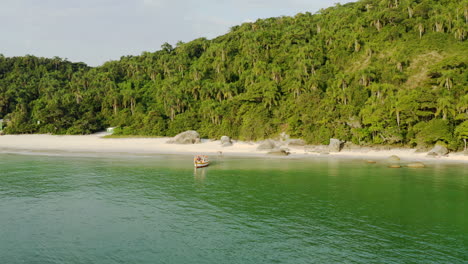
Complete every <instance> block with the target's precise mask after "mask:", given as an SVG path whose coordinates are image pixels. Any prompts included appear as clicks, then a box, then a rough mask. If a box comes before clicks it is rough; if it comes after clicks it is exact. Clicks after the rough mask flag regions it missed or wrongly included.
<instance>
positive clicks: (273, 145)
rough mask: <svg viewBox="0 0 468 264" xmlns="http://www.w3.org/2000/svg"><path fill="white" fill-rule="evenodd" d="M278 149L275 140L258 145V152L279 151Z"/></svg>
mask: <svg viewBox="0 0 468 264" xmlns="http://www.w3.org/2000/svg"><path fill="white" fill-rule="evenodd" d="M277 148H278V144H277V143H276V142H275V141H274V140H271V139H267V140H264V141H262V142H261V143H260V145H258V147H257V150H260V151H262V150H269V151H271V150H274V149H277Z"/></svg>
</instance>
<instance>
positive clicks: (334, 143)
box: [328, 138, 344, 152]
mask: <svg viewBox="0 0 468 264" xmlns="http://www.w3.org/2000/svg"><path fill="white" fill-rule="evenodd" d="M343 143H344V142H342V141H341V140H339V139H336V138H330V144H329V145H328V150H329V151H330V152H340V150H341V148H342V145H343Z"/></svg>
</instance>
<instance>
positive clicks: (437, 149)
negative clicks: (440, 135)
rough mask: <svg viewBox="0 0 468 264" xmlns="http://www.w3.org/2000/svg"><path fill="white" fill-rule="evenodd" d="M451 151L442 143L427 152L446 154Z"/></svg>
mask: <svg viewBox="0 0 468 264" xmlns="http://www.w3.org/2000/svg"><path fill="white" fill-rule="evenodd" d="M448 153H449V151H448V149H447V148H446V147H444V146H441V145H435V146H434V148H433V149H431V151H429V153H427V155H428V156H436V157H437V156H445V155H447V154H448Z"/></svg>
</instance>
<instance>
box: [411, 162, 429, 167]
mask: <svg viewBox="0 0 468 264" xmlns="http://www.w3.org/2000/svg"><path fill="white" fill-rule="evenodd" d="M407 166H408V168H424V167H426V165H424V163H422V162H413V163H410V164H408V165H407Z"/></svg>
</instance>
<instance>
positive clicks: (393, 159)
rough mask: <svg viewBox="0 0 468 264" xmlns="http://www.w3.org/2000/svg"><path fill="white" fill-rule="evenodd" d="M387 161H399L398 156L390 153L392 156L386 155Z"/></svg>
mask: <svg viewBox="0 0 468 264" xmlns="http://www.w3.org/2000/svg"><path fill="white" fill-rule="evenodd" d="M387 161H388V162H399V161H400V157H398V156H397V155H392V156H390V157H388V159H387Z"/></svg>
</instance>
